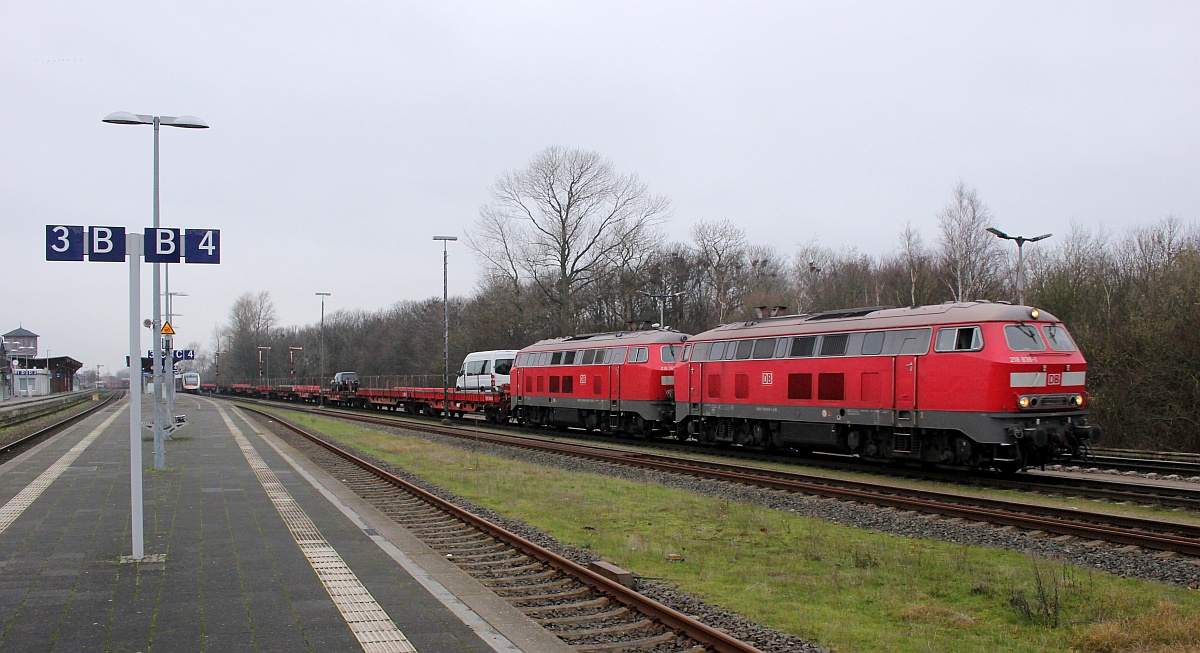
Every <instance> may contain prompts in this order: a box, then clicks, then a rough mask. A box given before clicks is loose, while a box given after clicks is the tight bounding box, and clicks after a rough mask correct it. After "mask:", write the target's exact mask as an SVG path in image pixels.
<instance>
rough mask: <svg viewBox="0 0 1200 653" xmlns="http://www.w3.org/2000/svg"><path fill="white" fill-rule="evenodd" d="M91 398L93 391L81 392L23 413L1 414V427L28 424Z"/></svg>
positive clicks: (7, 427)
mask: <svg viewBox="0 0 1200 653" xmlns="http://www.w3.org/2000/svg"><path fill="white" fill-rule="evenodd" d="M91 400H92V398H91V393H80V394H79V395H78V396H76V397H74V398H72V399H68V400H66V401H61V402H57V403H50V402H47V404H46V405H45V407H39V408H36V409H34V410H32V411H30V412H28V413H23V414H21V415H15V416H10V415H8V414H4V415H2V416H0V429H10V428H12V427H14V426H20V425H21V424H27V423H29V422H32V421H34V420H38V419H42V418H43V417H47V416H49V415H53V414H55V413H59V412H62V411H64V410H70V409H72V408H74V407H75V406H78V405H80V404H85V403H87V402H89V401H91Z"/></svg>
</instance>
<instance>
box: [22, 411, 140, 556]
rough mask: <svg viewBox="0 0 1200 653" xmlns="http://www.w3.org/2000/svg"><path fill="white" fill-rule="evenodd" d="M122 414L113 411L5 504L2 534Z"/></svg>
mask: <svg viewBox="0 0 1200 653" xmlns="http://www.w3.org/2000/svg"><path fill="white" fill-rule="evenodd" d="M122 412H123V411H119V410H116V411H113V414H112V415H109V417H108V419H106V420H104V422H103V423H101V424H100V426H97V427H96V430H94V431H92V432H91V433H88V434H87V437H85V438H84V439H82V440H80V441H79V444H76V445H75V446H73V447H71V450H70V451H68V452H67V453H65V454H63V456H62V458H59V459H58V460H56V461H55V462H54V464H53V465H50V468H49V469H47V470H46V471H44V472H42V473H41V474H40V475H38V477H37V478H35V479H33V482H32V483H30V484H29V485H26V486H25V488H24V489H23V490H21V491H20V492H18V493H17V496H15V497H13V498H12V499H9V501H8V503H6V504H4V507H3V508H0V533H3V532H4V531H5V529H7V528H8V527H9V526H11V525H12V523H13V522H14V521H16V520H17V517H20V516H21V513H23V512H25V509H26V508H28V507H29V506H30V505H32V504H33V502H34V501H35V500H37V498H38V497H40V496H42V492H45V491H46V488H48V487H50V484H51V483H53V482H54V481H55V479H57V478H58V477H59V476H60V475H61V474H62V473H63V472H65V471H67V468H68V467H70V466H71V463H73V462H75V460H76V459H77V458H79V456H80V454H82V453H83V452H84V450H86V449H87V448H88V447H90V446H92V443H93V442H95V441H96V438H98V437H100V434H101V433H103V432H104V429H107V428H108V427H109V425H110V424H112V423H113V421H114V420H116V419H117V416H118V415H120V414H121V413H122Z"/></svg>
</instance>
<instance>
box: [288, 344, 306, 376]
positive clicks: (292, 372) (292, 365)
mask: <svg viewBox="0 0 1200 653" xmlns="http://www.w3.org/2000/svg"><path fill="white" fill-rule="evenodd" d="M303 350H304V347H288V379H289V381H288V383H291V384H292V385H296V358H295V356H296V352H298V351H303Z"/></svg>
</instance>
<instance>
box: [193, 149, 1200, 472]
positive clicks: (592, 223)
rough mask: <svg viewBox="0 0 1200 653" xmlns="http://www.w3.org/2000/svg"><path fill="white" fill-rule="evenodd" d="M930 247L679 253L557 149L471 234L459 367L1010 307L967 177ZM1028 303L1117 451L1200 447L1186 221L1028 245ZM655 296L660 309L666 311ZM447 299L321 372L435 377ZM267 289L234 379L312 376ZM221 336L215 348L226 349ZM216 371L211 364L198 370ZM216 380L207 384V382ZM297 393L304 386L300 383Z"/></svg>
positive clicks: (685, 245)
mask: <svg viewBox="0 0 1200 653" xmlns="http://www.w3.org/2000/svg"><path fill="white" fill-rule="evenodd" d="M936 215H937V220H938V231H937V234H936V235H935V237H934V240H933V241H932V242H927V241H926V240H925V239H924V237H923V236H922V234H921V233H920V232H919V231H918V230H917V229H915V228H914V227H912V226H911V225H898V227H897V231H898V234H897V243H896V248H895V249H894V250H893V251H892V252H891V253H888V254H885V255H882V256H875V255H870V254H865V253H862V252H858V251H857V250H855V249H853V248H840V249H838V248H829V247H825V246H822V245H820V244H819V243H816V242H810V243H802V244H797V245H795V249H794V250H792V251H784V250H783V249H781V248H780V246H778V245H755V244H752V243H750V242H749V241H748V238H747V235H746V232H745V231H744V230H743V229H741V228H740V227H738V226H737V225H736V224H735V223H733V222H731V221H729V220H715V221H702V222H699V223H697V224H696V225H695V226H694V227H693V228H692V229H691V230H690V232H689V234H688V240H687V241H685V242H672V241H670V240H668V239H667V238H666V237H665V234H664V232H663V231H662V229H663V227H664V226H665V224H666V223H667V221H668V220H669V218H670V216H671V209H670V205H669V202H668V201H667V200H666V199H664V198H662V197H659V196H656V195H652V194H651V193H650V192H649V190H648V188H647V186H646V185H645V184H644V183H642V182H641V181H640V180H638V178H637V176H636V175H631V174H619V173H618V172H616V170H615V169H614V167H613V166H612V164H611V163H610V162H608V161H607V160H604V159H603V158H602V157H601V156H600V155H598V154H596V153H594V152H584V151H580V150H571V149H564V148H549V149H547V150H545V151H543V152H542V153H540V154H538V155H537V156H535V157H534V158H533V159H532V160H531V161H530V162H529V164H528V165H527V166H526V167H525V168H523V169H520V170H518V171H513V172H506V173H504V174H502V175H501V176H500V177H499V178H498V180H497V182H496V183H495V185H494V186H493V187H492V201H491V203H489V204H488V205H486V206H484V207H483V208H482V209H481V210H480V217H479V220H478V222H477V224H476V226H475V229H474V230H472V231H471V232H470V233H469V234H468V235H467V238H466V240H467V243H468V244H469V245H470V246H471V248H472V249H473V250H474V251H475V252H476V253H477V256H478V260H479V262H480V264H481V267H482V280H481V281H480V283H479V286H478V287H477V288H476V289H475V290H474V292H473V294H471V295H470V296H464V297H455V298H452V299H451V302H450V307H449V315H450V329H451V331H450V348H451V361H450V364H451V371H452V372H453V370H454V369H455V368H456V367H457V365H458V363H459V362H460V361H461V360H462V357H463V356H464V355H465V354H466V353H467V352H469V351H477V350H482V349H501V348H513V349H516V348H520V347H523V346H525V345H528V344H530V343H532V342H534V341H536V340H539V339H542V338H547V337H555V336H560V335H564V334H575V333H585V332H597V331H606V330H615V329H621V328H624V326H625V325H626V324H627V323H628V322H630V321H647V322H658V321H659V316H660V314H661V315H662V316H663V319H664V320H665V322H666V323H667V324H668V325H670V326H672V327H673V328H676V329H678V330H680V331H682V332H685V333H697V332H700V331H703V330H706V329H709V328H711V327H713V326H715V325H717V324H721V323H726V322H732V321H738V320H745V319H750V318H751V317H753V315H754V309H755V307H757V306H788V307H790V311H791V312H801V313H803V312H812V311H820V310H827V309H833V308H845V307H854V306H884V305H890V306H905V305H920V304H932V303H940V302H944V301H970V300H989V301H1010V300H1013V299H1014V298H1015V296H1016V269H1015V268H1016V262H1017V253H1016V250H1015V248H1012V247H1011V246H1009V247H1006V245H1008V243H1006V242H1004V241H1001V240H999V239H997V238H995V237H993V236H992V235H991V234H989V233H987V231H986V229H987V228H988V227H991V226H994V225H993V220H994V218H993V216H992V215H991V212H990V211H989V210H988V208H987V206H986V205H985V204H984V202H983V201H982V200H981V199H980V198H979V196H978V194H977V192H976V191H975V190H974V189H972V188H970V187H969V186H968V185H967V184H966V183H963V182H960V183H958V184H957V185H956V186H955V187H954V188H953V189H952V191H951V193H950V199H949V200H948V201H947V202H946V204H945V206H943V207H942V209H941V210H940V211H939V212H938V213H937V214H936ZM1025 254H1026V256H1025V262H1024V264H1025V270H1026V272H1025V278H1026V284H1025V285H1026V286H1027V290H1026V293H1025V296H1026V299H1027V303H1029V304H1031V305H1036V306H1038V307H1040V308H1042V309H1044V310H1047V311H1049V312H1051V313H1053V314H1055V315H1056V316H1058V317H1060V318H1062V319H1063V320H1064V321H1065V322H1066V323H1067V325H1068V327H1069V328H1070V329H1071V330H1072V333H1073V334H1074V335H1075V338H1076V340H1077V341H1078V343H1079V345H1080V347H1081V349H1082V350H1083V352H1084V354H1085V356H1087V358H1088V360H1089V370H1090V374H1089V378H1088V381H1089V388H1090V391H1091V392H1092V394H1093V396H1094V399H1095V402H1094V407H1095V412H1096V415H1097V418H1098V419H1099V421H1100V422H1101V424H1102V425H1103V426H1104V427H1105V428H1106V431H1107V433H1108V435H1109V442H1110V443H1114V444H1117V445H1131V446H1147V447H1153V448H1162V449H1179V450H1192V451H1198V450H1200V434H1198V431H1200V429H1198V427H1200V337H1198V336H1197V327H1198V326H1200V231H1198V230H1197V228H1196V226H1195V225H1191V224H1187V223H1184V222H1183V221H1181V220H1179V219H1176V218H1171V217H1168V218H1165V219H1163V220H1161V221H1159V222H1157V223H1155V224H1152V225H1148V226H1143V227H1139V228H1136V229H1133V230H1131V231H1130V232H1128V233H1125V234H1117V235H1114V234H1109V233H1107V232H1104V231H1096V230H1090V229H1088V228H1087V227H1086V226H1084V225H1081V224H1075V225H1073V226H1072V229H1071V231H1070V232H1069V233H1067V234H1061V235H1058V236H1056V237H1055V238H1054V239H1053V240H1050V241H1043V242H1041V243H1038V244H1037V246H1028V247H1026V249H1025ZM660 302H662V303H661V304H660ZM441 310H442V306H441V299H440V298H431V299H426V300H421V301H402V302H399V303H397V304H395V305H393V306H391V307H390V308H387V309H384V310H380V311H375V312H366V311H337V312H334V313H332V314H330V315H328V316H327V317H326V325H325V351H326V360H327V364H326V376H331V375H332V373H333V372H334V371H338V370H350V369H352V370H355V371H358V372H359V373H360V374H361V375H363V376H367V377H370V376H380V377H383V376H390V377H399V376H400V375H428V376H426V377H424V378H427V379H429V380H430V382H432V383H434V384H435V385H440V380H441V376H440V375H441V371H442V366H443V358H442V330H441V317H442V316H441ZM275 321H276V320H275V313H274V308H273V306H272V304H271V301H270V296H269V295H268V294H267V293H265V292H260V293H257V294H255V293H245V294H243V295H242V296H241V297H239V298H238V300H237V301H236V302H235V303H234V305H233V307H232V308H231V310H230V314H229V321H228V323H227V324H226V325H224V326H223V327H221V328H220V329H219V330H218V332H219V333H216V334H214V336H219V337H220V339H221V340H220V349H222V350H224V352H225V353H224V354H222V355H221V357H220V372H221V380H222V382H223V383H226V382H234V381H237V380H241V381H244V382H253V381H254V380H256V379H257V377H258V368H259V367H258V366H259V362H258V355H259V350H258V347H259V346H269V347H271V350H270V351H269V352H265V353H266V359H264V363H263V366H264V376H265V377H268V378H272V379H281V378H285V377H287V376H288V372H289V369H288V347H290V346H302V347H303V348H304V349H303V351H301V352H296V353H295V360H296V365H295V368H296V376H297V378H298V379H303V380H307V381H308V382H314V383H316V382H323V381H324V380H323V379H319V378H318V377H319V370H318V365H319V351H320V329H319V325H306V326H301V327H282V326H279V325H276V324H275ZM215 344H216V343H214V345H215ZM206 362H207V361H206ZM208 369H209V370H210V373H209V374H206V377H207V378H208V380H211V370H212V366H211V365H210V366H209V368H208ZM297 382H300V381H299V380H298V381H297Z"/></svg>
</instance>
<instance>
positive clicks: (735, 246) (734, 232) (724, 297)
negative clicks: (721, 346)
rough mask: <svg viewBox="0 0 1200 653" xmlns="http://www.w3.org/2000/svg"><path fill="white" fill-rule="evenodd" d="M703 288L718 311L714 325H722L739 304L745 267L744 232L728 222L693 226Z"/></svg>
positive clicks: (700, 223)
mask: <svg viewBox="0 0 1200 653" xmlns="http://www.w3.org/2000/svg"><path fill="white" fill-rule="evenodd" d="M692 242H693V243H695V246H696V251H697V254H698V256H697V263H699V265H700V270H699V273H700V279H701V283H702V287H704V290H705V291H706V293H705V294H706V295H707V297H706V298H707V299H709V300H710V301H711V302H712V303H713V304H714V305H715V306H716V308H717V315H716V318H717V323H718V324H720V323H724V322H725V319H726V318H727V317H728V316H729V315H730V313H731V312H732V311H734V310H736V309H737V308H738V307H739V306H740V305H741V300H742V297H741V295H742V293H741V286H742V285H743V283H744V281H745V279H744V277H745V276H746V272H747V270H746V265H747V248H748V245H747V241H746V231H745V230H744V229H742V228H741V227H738V226H737V225H735V224H733V223H732V222H730V221H729V220H721V221H719V222H699V223H697V224H696V225H695V226H694V227H692Z"/></svg>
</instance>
